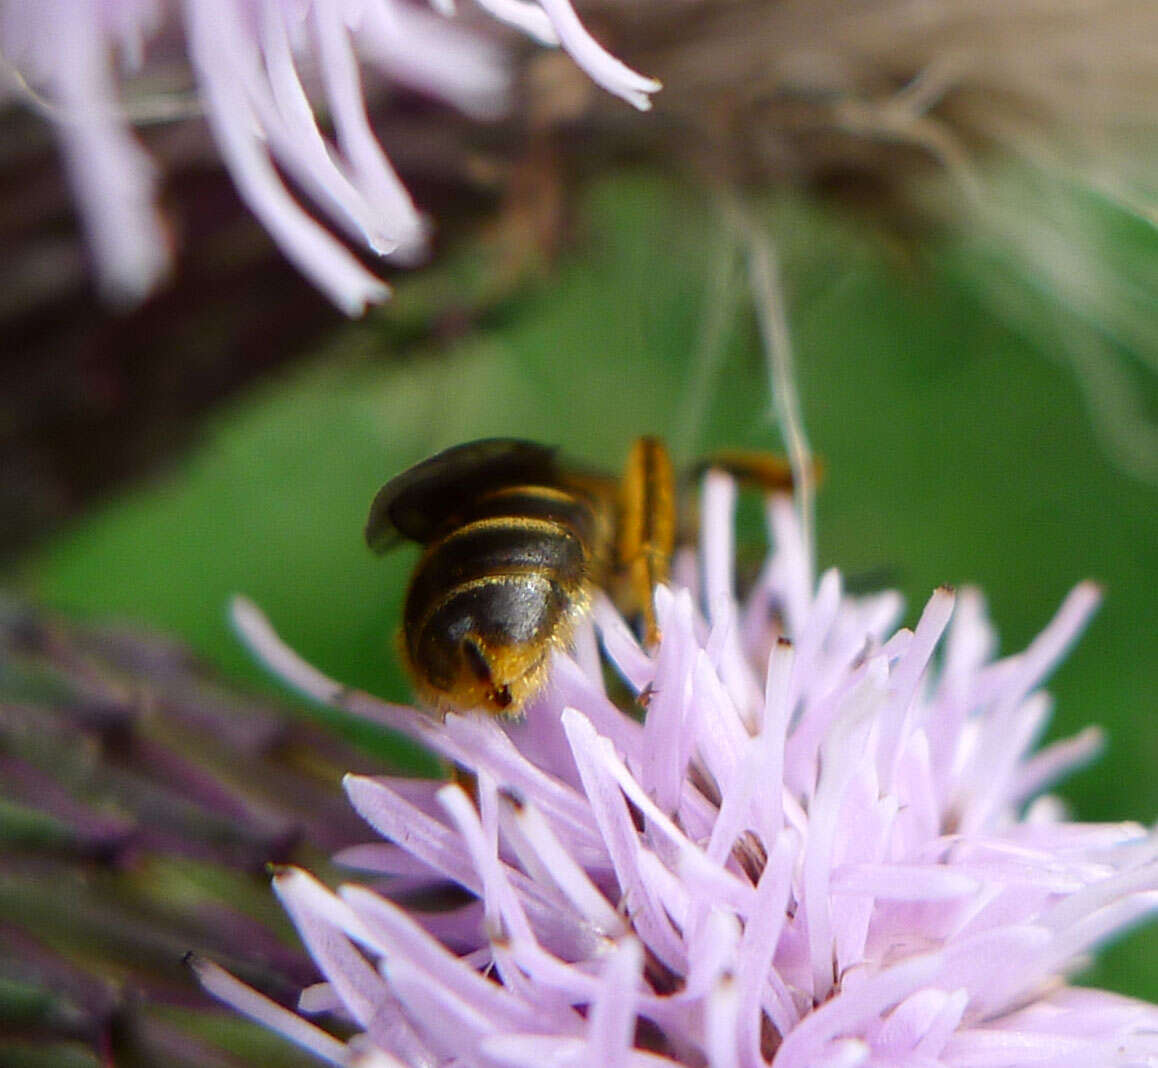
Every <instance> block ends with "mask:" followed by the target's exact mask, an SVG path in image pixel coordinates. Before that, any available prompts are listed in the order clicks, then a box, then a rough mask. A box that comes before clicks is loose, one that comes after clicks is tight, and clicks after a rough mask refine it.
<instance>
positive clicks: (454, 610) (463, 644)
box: [366, 437, 791, 716]
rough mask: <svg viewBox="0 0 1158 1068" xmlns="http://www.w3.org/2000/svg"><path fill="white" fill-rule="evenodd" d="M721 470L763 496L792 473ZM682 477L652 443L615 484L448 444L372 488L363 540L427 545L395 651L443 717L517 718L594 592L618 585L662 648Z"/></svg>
mask: <svg viewBox="0 0 1158 1068" xmlns="http://www.w3.org/2000/svg"><path fill="white" fill-rule="evenodd" d="M709 466H719V467H723V468H725V469H727V470H729V471H732V472H733V473H734V474H736V475H737V476H738V477H740V478H742V479H747V480H754V481H757V482H759V483H761V484H762V485H765V486H766V487H768V488H777V487H779V488H787V487H789V486H791V475H790V473H789V471H788V467H787V464H785V463H784V462H783V461H780V460H776V459H775V458H770V457H766V456H765V455H764V454H753V453H740V452H736V453H720V454H718V455H717V457H714V458H710V459H709V460H708V461H705V462H704V463H703V464H701V465H699V467H698V470H703V469H704V468H706V467H709ZM676 497H677V494H676V480H675V476H674V473H673V468H672V463H671V459H670V457H669V455H668V451H667V448H666V446H665V445H664V444H663V442H662V441H660V440H659V439H658V438H653V437H642V438H639V439H637V440H636V442H635V443H634V445H633V446H632V448H631V451H630V453H629V455H628V459H627V463H626V465H625V468H624V472H623V476H622V478H621V479H616V478H614V477H612V476H610V475H607V474H604V473H601V472H597V471H592V470H586V469H584V468H583V467H581V466H578V465H574V464H570V463H568V462H565V461H564V460H562V459H561V458H560V457H559V455H558V453H557V450H556V449H554V448H552V447H550V446H546V445H539V444H536V443H534V442H530V441H520V440H517V439H512V438H489V439H485V440H481V441H473V442H468V443H467V444H464V445H456V446H454V447H452V448H450V449H447V450H445V451H444V452H440V453H437V454H436V455H434V456H432V457H430V458H429V459H427V460H423V461H422V462H421V463H419V464H417V465H416V466H415V467H412V468H410V469H409V470H407V471H404V472H402V473H401V474H400V475H397V476H396V477H394V478H392V479H391V480H390V481H389V482H387V483H386V485H384V486H383V487H382V489H381V490H379V491H378V494H377V496H376V497H375V498H374V503H373V505H372V506H371V509H370V517H369V519H368V521H367V523H366V541H367V543H368V544H369V546H370V547H371V548H372V549H373V550H375V551H376V552H385V551H386V550H388V549H390V548H392V547H393V546H395V545H396V544H398V543H399V542H400V541H403V540H409V541H414V542H417V543H418V544H419V545H421V546H422V555H421V557H420V559H419V561H418V564H417V565H416V567H415V570H414V574H413V576H412V578H411V580H410V586H409V589H408V590H407V594H406V601H405V606H404V608H403V615H402V642H401V644H402V653H403V657H404V660H405V663H406V667H407V669H408V670H409V673H410V675H411V677H412V678H413V680H414V682H415V685H416V687H417V688H418V690H419V692H420V693H421V695H422V696H423V697H424V698H425V699H426V700H428V701H429V702H431V703H432V704H434V705H435V706H437V707H439V708H444V709H445V708H459V709H468V708H483V709H485V710H487V711H488V712H491V713H494V714H496V715H507V716H515V715H518V714H519V712H520V711H521V710H522V708H523V706H524V705H525V704H526V702H527V701H528V700H529V699H530V698H531V697H533V696H534V695H535V694H536V693H537V692H538V691H539V689H540V688H541V687H542V685H543V682H544V677H545V674H546V670H547V665H548V663H549V660H550V655H551V652H552V650H554V649H556V648H566V647H567V646H568V645H569V644H570V642H571V638H572V635H573V632H574V628H575V623H576V621H577V620H578V619H579V618H580V617H581V616H582V614H583V613H584V612H585V611H586V610H587V608H588V605H589V604H590V600H591V594H592V590H593V589H594V588H595V587H610V586H612V585H616V586H617V587H618V588H619V589H620V590H621V591H626V592H625V593H623V594H622V595H621V596H620V598H619V599H620V600H621V601H622V600H625V599H626V600H627V601H628V602H629V603H630V607H631V608H632V609H633V610H634V611H637V612H638V613H639V614H640V616H641V617H642V621H643V626H644V631H645V637H646V640H647V641H648V643H649V644H651V643H654V642H655V641H656V640H657V639H658V629H657V626H656V620H655V610H654V607H653V600H652V592H653V590H654V588H655V586H656V584H657V583H660V582H663V581H664V580H665V579H666V578H667V573H668V565H669V562H670V560H671V556H672V553H673V551H674V549H675V544H676V530H677V520H676V516H677V502H676Z"/></svg>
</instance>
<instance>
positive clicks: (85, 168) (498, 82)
mask: <svg viewBox="0 0 1158 1068" xmlns="http://www.w3.org/2000/svg"><path fill="white" fill-rule="evenodd" d="M434 6H435V7H436V8H437V9H438V10H439V12H440V14H435V13H433V12H430V11H427V10H425V9H423V8H421V7H419V6H416V5H415V4H412V3H410V2H409V0H0V99H2V98H3V97H4V96H5V95H6V94H11V93H13V92H15V91H17V90H20V89H22V90H24V92H23V94H22V95H23V96H24V97H25V99H29V100H32V101H33V102H35V103H36V104H37V105H38V106H39V107H40V108H41V109H42V110H43V111H44V113H45V114H46V116H47V117H49V118H50V119H51V120H52V121H53V123H54V125H55V127H56V129H57V131H58V133H59V136H60V140H61V144H62V146H63V149H64V156H65V160H66V163H67V166H68V169H69V172H70V177H71V180H72V184H73V187H74V188H75V190H76V195H77V198H78V200H79V203H80V207H81V213H82V217H83V219H84V222H85V226H86V228H87V231H88V237H89V241H90V244H91V246H92V248H93V251H94V255H95V258H96V261H97V264H98V267H99V269H100V272H101V276H102V281H103V283H104V285H105V287H106V289H107V290H109V291H110V293H111V294H112V295H114V296H119V297H121V298H122V299H129V300H133V299H137V298H139V297H140V296H142V295H144V294H145V293H147V292H148V291H149V290H150V289H151V288H152V287H153V285H154V284H155V283H156V282H157V280H158V279H159V278H160V277H161V276H162V274H163V273H164V272H165V270H166V269H167V266H168V251H167V248H166V242H165V237H164V233H163V228H162V226H161V223H160V220H159V218H158V216H157V214H156V211H155V196H156V189H155V185H156V182H155V177H154V174H153V169H152V166H151V164H150V161H149V159H148V157H147V155H146V154H145V152H144V150H143V149H142V148H141V146H140V144H139V143H138V142H137V141H136V139H135V138H134V137H133V136H132V134H131V133H130V131H129V126H128V120H129V118H130V117H131V116H130V114H129V112H130V111H131V110H132V109H131V108H130V107H127V106H126V105H124V104H122V103H121V102H120V101H119V100H118V89H117V82H118V72H117V69H116V68H117V66H119V67H120V68H122V69H123V70H124V71H125V72H127V73H128V74H130V75H133V74H138V73H140V71H141V68H142V65H143V63H144V60H145V53H146V48H147V45H148V43H149V42H150V41H151V40H152V39H154V38H156V37H158V36H160V35H161V34H162V31H164V30H165V29H166V28H167V27H169V26H170V25H171V24H176V25H174V26H173V28H174V29H176V28H177V25H179V26H180V29H181V31H183V41H184V48H185V50H186V51H187V52H188V57H189V60H190V62H191V64H192V66H193V70H194V75H195V81H196V86H197V93H198V97H199V102H200V105H201V106H202V107H203V108H204V110H205V114H206V116H207V118H208V120H209V124H210V126H211V128H212V131H213V134H214V137H215V138H216V141H217V145H218V148H219V150H220V151H221V154H222V157H223V158H224V160H225V163H226V165H227V166H228V167H229V170H230V172H231V173H232V176H233V180H234V182H235V183H236V184H237V188H238V191H239V192H240V193H241V195H242V197H243V198H244V199H245V201H246V202H247V204H248V205H249V207H250V209H251V210H252V211H253V212H254V214H256V215H257V216H258V218H259V219H260V220H261V222H262V223H263V224H264V225H265V227H266V228H267V229H268V230H269V232H270V234H271V235H272V237H273V238H274V240H275V241H276V242H277V243H278V245H279V246H280V247H281V249H282V251H283V252H284V253H285V254H286V256H288V257H289V258H290V259H291V260H292V261H293V262H294V263H295V264H296V265H297V266H298V268H299V269H300V270H301V271H303V272H304V273H305V274H306V275H307V276H308V277H309V278H310V279H311V280H312V281H313V282H314V283H315V284H316V285H317V286H318V287H319V288H320V289H321V290H323V291H324V292H325V293H326V294H327V295H328V296H329V297H330V299H331V300H332V301H334V303H335V304H337V305H338V306H339V307H341V308H342V309H344V310H345V311H346V312H348V313H350V314H355V313H357V312H359V311H361V310H362V309H363V308H364V307H365V305H366V304H367V303H369V302H374V301H378V300H381V299H382V298H383V297H384V296H385V295H386V287H385V286H384V285H383V283H382V282H381V280H380V279H378V278H376V277H375V276H374V275H373V274H371V273H370V272H369V271H367V270H366V269H365V268H364V267H363V266H362V265H361V264H360V263H359V261H358V260H357V259H356V258H355V257H354V256H353V255H352V254H351V253H350V252H349V251H348V250H347V249H346V248H345V247H344V246H343V244H342V243H341V242H340V241H338V240H337V239H336V237H335V236H334V235H333V234H332V233H331V232H330V231H329V230H328V229H327V228H326V227H325V226H323V225H321V224H319V223H318V222H317V221H316V220H315V219H314V218H313V217H312V216H311V214H309V213H308V212H307V211H306V210H305V208H304V207H303V206H302V205H301V204H299V203H298V202H297V200H296V199H295V197H294V195H293V194H291V192H290V189H289V187H287V185H286V182H285V180H284V178H283V175H282V172H284V173H285V174H287V175H289V176H290V177H291V178H292V179H293V181H294V182H295V183H296V186H297V188H299V189H300V190H301V191H302V192H303V193H304V194H305V195H306V196H308V197H309V198H310V200H311V201H312V202H313V206H314V208H315V210H316V211H317V212H318V213H319V214H320V215H322V216H323V217H325V218H326V219H327V220H328V222H329V224H330V225H332V226H333V227H335V228H336V229H338V230H340V231H342V232H344V233H345V234H347V235H349V236H350V237H351V238H352V239H353V240H354V241H356V242H358V243H360V244H361V245H363V246H364V247H366V248H367V249H370V250H372V251H374V252H376V253H379V254H381V255H389V254H396V255H398V256H401V257H406V256H413V255H414V254H415V252H416V251H417V250H418V249H420V248H421V246H422V243H423V241H424V230H425V227H424V224H423V220H422V218H421V216H420V215H419V213H418V211H417V210H416V209H415V206H414V204H413V203H412V201H411V199H410V197H409V195H408V194H407V192H406V190H405V188H404V187H403V185H402V183H401V181H400V180H399V178H398V176H397V175H396V174H395V172H394V170H393V168H392V167H391V165H390V162H389V160H388V159H387V158H386V156H385V155H384V153H383V152H382V149H381V147H380V146H379V144H378V142H377V140H376V139H375V137H374V134H373V132H372V130H371V128H370V124H369V122H368V120H367V116H366V107H365V101H364V99H363V95H362V88H361V85H360V76H359V63H360V62H362V61H364V62H366V63H367V64H368V65H370V66H372V67H374V68H377V69H378V70H379V71H380V72H381V73H382V74H383V75H384V76H385V77H386V78H387V79H388V80H389V81H391V82H393V83H395V84H400V85H404V86H408V87H411V88H414V89H417V90H419V91H421V92H424V93H427V94H430V95H432V96H434V97H437V98H440V99H443V100H445V101H447V102H449V103H451V104H453V105H455V106H456V107H458V108H460V109H462V110H464V111H466V112H467V113H469V114H475V115H479V116H486V115H494V114H496V113H497V112H499V111H501V110H502V108H503V107H504V104H505V97H506V94H507V88H508V80H509V75H508V73H507V69H506V62H505V57H504V55H503V54H502V52H501V50H499V49H498V48H496V46H495V45H494V44H493V43H491V42H488V41H487V40H486V39H484V38H482V37H480V36H477V35H475V34H474V33H471V32H470V31H468V30H465V29H463V28H461V27H460V26H457V25H455V24H453V23H450V22H448V21H447V20H446V18H445V17H444V16H448V15H450V14H452V13H453V10H454V3H453V0H436V2H435V4H434ZM482 6H483V7H484V8H486V9H487V10H488V11H489V12H490V13H491V14H493V15H494V16H495V17H496V18H498V19H500V20H502V21H505V22H508V23H511V24H513V25H515V26H517V27H518V28H520V29H522V30H524V31H525V32H527V33H529V34H531V35H532V36H534V37H535V38H537V39H538V40H539V41H541V42H542V43H544V44H548V45H558V44H561V45H562V46H563V47H564V48H566V49H567V50H568V51H569V52H570V53H571V55H572V56H574V58H575V59H576V61H577V62H578V63H579V64H580V65H582V66H583V67H584V69H586V70H587V72H588V73H589V74H590V75H591V77H592V78H593V79H594V80H595V81H596V82H598V83H599V84H600V85H602V86H604V87H605V88H606V89H608V90H609V91H610V92H612V93H615V94H617V95H619V96H621V97H623V98H624V99H626V100H628V101H629V102H630V103H632V104H634V105H635V106H636V107H640V108H646V107H647V106H648V94H650V93H653V92H655V91H656V90H657V89H658V88H659V83H658V82H655V81H653V80H652V79H649V78H644V77H641V76H640V75H638V74H636V73H635V72H634V71H631V70H629V69H628V68H627V67H625V66H624V65H623V64H622V63H620V62H619V61H618V60H616V59H614V58H613V57H612V56H610V55H608V54H607V53H606V52H605V51H604V50H603V49H602V48H601V47H600V46H599V45H598V44H597V43H596V42H595V41H594V39H593V38H591V36H590V35H589V34H588V33H587V31H586V30H585V29H584V28H583V26H582V24H581V23H580V22H579V20H578V18H577V17H576V15H575V13H574V11H573V10H572V8H571V5H570V3H569V0H543V2H542V3H541V4H540V3H532V2H524V0H486V2H484V3H483V5H482ZM313 99H321V100H322V101H324V105H325V110H326V111H327V112H328V114H329V116H330V118H331V119H332V122H333V128H334V135H335V136H334V140H333V141H329V140H327V139H326V138H325V137H324V136H323V134H322V131H321V129H320V128H319V125H318V119H317V116H316V115H315V113H314V110H313V106H312V100H313ZM146 110H148V109H146Z"/></svg>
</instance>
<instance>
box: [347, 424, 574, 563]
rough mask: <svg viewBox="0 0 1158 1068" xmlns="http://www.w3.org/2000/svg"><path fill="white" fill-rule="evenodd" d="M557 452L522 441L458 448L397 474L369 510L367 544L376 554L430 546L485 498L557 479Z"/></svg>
mask: <svg viewBox="0 0 1158 1068" xmlns="http://www.w3.org/2000/svg"><path fill="white" fill-rule="evenodd" d="M556 471H557V464H556V459H555V448H554V446H551V445H538V444H536V443H535V442H533V441H520V440H519V439H517V438H484V439H482V440H480V441H470V442H467V443H466V444H464V445H455V446H453V447H451V448H449V449H446V450H444V451H443V452H440V453H436V454H435V455H434V456H431V457H430V458H429V459H426V460H423V461H422V462H421V463H419V464H416V465H415V466H414V467H411V468H409V469H408V470H406V471H403V472H402V473H401V474H400V475H395V476H394V478H392V479H391V480H390V481H389V482H387V483H386V485H384V486H383V487H382V488H381V489H380V490H379V491H378V494H377V496H376V497H375V498H374V503H373V504H372V505H371V506H370V518H369V519H367V520H366V544H367V545H369V546H370V548H371V549H373V550H374V551H375V552H378V553H383V552H386V551H387V550H388V549H392V548H393V547H394V546H395V545H397V544H398V542H399V541H402V540H403V539H408V540H410V541H416V542H419V543H420V544H425V543H426V542H428V541H430V539H431V538H432V537H434V535H435V532H436V531H437V530H438V529H439V528H440V527H442V526H444V525H446V524H447V523H448V522H449V521H451V520H453V519H454V517H455V516H456V515H459V514H460V512H461V509H462V507H463V505H464V504H469V503H470V502H471V501H473V500H476V499H477V498H478V496H479V495H480V494H482V493H486V492H488V491H490V490H494V489H501V488H502V487H504V486H517V485H522V484H524V483H528V482H536V483H544V482H546V483H550V482H551V481H553V480H554V479H555V478H556V477H557V476H556Z"/></svg>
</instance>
